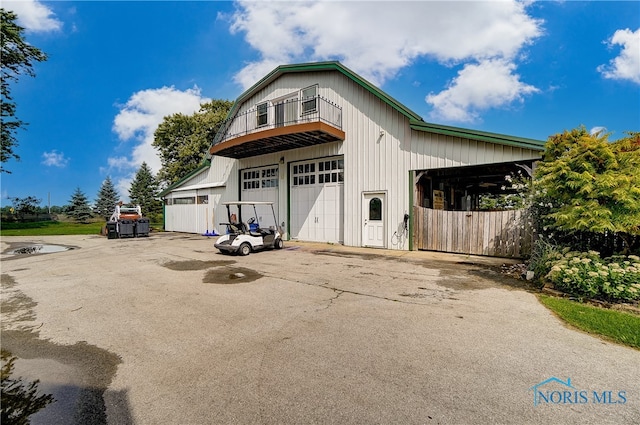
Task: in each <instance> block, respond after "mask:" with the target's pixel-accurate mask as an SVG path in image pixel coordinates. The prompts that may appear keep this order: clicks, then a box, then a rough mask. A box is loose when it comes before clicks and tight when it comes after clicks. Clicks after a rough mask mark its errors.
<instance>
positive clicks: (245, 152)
mask: <svg viewBox="0 0 640 425" xmlns="http://www.w3.org/2000/svg"><path fill="white" fill-rule="evenodd" d="M344 139H345V133H344V131H342V130H340V129H339V128H336V127H333V126H332V125H329V124H327V123H325V122H322V121H315V122H309V123H302V124H295V125H288V126H283V127H276V128H271V129H268V130H264V131H259V132H256V133H251V134H246V135H243V136H240V137H236V138H233V139H228V140H226V141H224V142H221V143H218V144H216V145H213V146H212V147H211V148H210V149H209V153H210V154H211V155H217V156H224V157H228V158H235V159H240V158H248V157H253V156H258V155H264V154H269V153H275V152H282V151H286V150H290V149H296V148H304V147H309V146H315V145H320V144H324V143H331V142H337V141H344Z"/></svg>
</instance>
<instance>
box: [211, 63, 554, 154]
mask: <svg viewBox="0 0 640 425" xmlns="http://www.w3.org/2000/svg"><path fill="white" fill-rule="evenodd" d="M317 71H337V72H340V73H341V74H343V75H345V76H346V77H347V78H349V79H350V80H352V81H353V82H355V83H356V84H358V85H360V86H361V87H363V88H364V89H365V90H367V91H369V92H370V93H372V94H373V95H374V96H376V97H378V98H379V99H380V100H381V101H382V102H384V103H386V104H387V105H389V106H391V107H392V108H393V109H395V110H396V111H398V112H399V113H400V114H402V115H404V116H405V117H406V118H407V119H408V120H409V126H410V127H411V128H412V129H413V130H416V131H425V132H430V133H436V134H444V135H448V136H456V137H460V138H464V139H473V140H481V141H484V142H489V143H496V144H500V145H508V146H514V147H519V148H525V149H533V150H538V151H543V150H544V144H545V142H544V141H542V140H536V139H528V138H524V137H516V136H509V135H506V134H498V133H489V132H484V131H477V130H470V129H466V128H460V127H452V126H446V125H440V124H434V123H429V122H426V121H424V120H423V119H422V117H421V116H420V115H418V114H417V113H415V112H413V111H412V110H411V109H409V108H407V107H406V106H405V105H403V104H402V103H400V102H398V101H397V100H396V99H394V98H393V97H391V96H389V95H388V94H387V93H385V92H384V91H382V90H380V89H379V88H377V87H376V86H374V85H373V84H371V83H370V82H368V81H367V80H365V79H364V78H362V77H361V76H359V75H358V74H356V73H355V72H353V71H351V70H350V69H349V68H347V67H346V66H344V65H342V64H341V63H340V62H337V61H329V62H313V63H303V64H294V65H281V66H279V67H277V68H276V69H274V70H273V71H271V72H270V73H269V74H267V75H266V76H265V77H263V78H262V79H261V80H260V81H258V82H257V83H255V84H254V85H253V86H251V87H250V88H249V89H247V90H246V91H245V92H244V93H242V94H241V95H240V96H239V97H238V99H237V100H236V102H235V103H234V105H233V107H232V108H231V110H230V111H229V115H228V117H227V118H228V120H227V122H230V121H231V120H230V119H229V118H232V117H234V116H235V114H236V113H237V111H238V109H239V108H240V106H241V105H242V104H243V103H244V102H245V101H246V100H247V99H248V98H250V97H251V96H252V95H253V94H254V93H256V92H257V91H259V90H261V89H263V88H264V87H266V86H267V85H269V84H270V83H271V82H273V81H274V80H276V79H278V78H280V77H281V76H282V75H285V74H292V73H298V72H317ZM224 130H225V129H224V128H222V129H221V131H224Z"/></svg>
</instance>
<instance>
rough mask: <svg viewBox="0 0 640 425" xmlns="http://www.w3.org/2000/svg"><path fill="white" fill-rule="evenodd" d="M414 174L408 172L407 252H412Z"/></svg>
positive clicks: (410, 171)
mask: <svg viewBox="0 0 640 425" xmlns="http://www.w3.org/2000/svg"><path fill="white" fill-rule="evenodd" d="M414 174H415V173H414V172H413V171H412V170H409V251H413V190H414V187H413V184H414V182H413V180H414Z"/></svg>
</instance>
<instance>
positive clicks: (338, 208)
mask: <svg viewBox="0 0 640 425" xmlns="http://www.w3.org/2000/svg"><path fill="white" fill-rule="evenodd" d="M343 168H344V161H343V160H342V158H329V159H322V160H313V161H304V162H300V163H296V164H292V165H291V169H290V170H291V180H290V181H291V187H290V190H291V211H292V216H291V237H292V238H294V239H300V240H308V241H318V242H342V241H343V234H344V232H343V221H344V206H343V193H344V185H343V183H342V181H343V175H344V174H343V173H344V170H343ZM294 211H295V213H294Z"/></svg>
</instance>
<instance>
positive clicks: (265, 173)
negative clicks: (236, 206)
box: [240, 165, 280, 221]
mask: <svg viewBox="0 0 640 425" xmlns="http://www.w3.org/2000/svg"><path fill="white" fill-rule="evenodd" d="M240 187H241V190H240V192H241V193H240V200H241V201H259V202H264V201H268V202H273V209H274V211H275V212H276V217H278V218H279V217H280V214H279V212H278V166H277V165H270V166H267V167H259V168H247V169H244V170H241V171H240ZM270 221H273V219H271V220H270Z"/></svg>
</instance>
